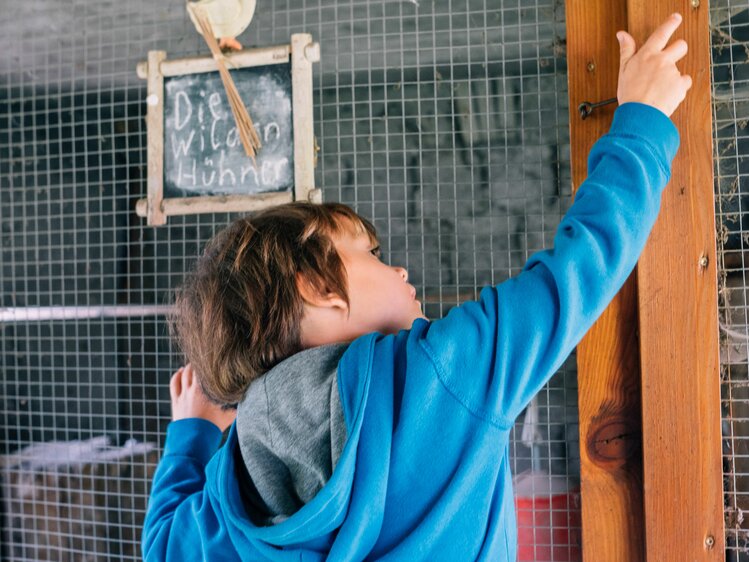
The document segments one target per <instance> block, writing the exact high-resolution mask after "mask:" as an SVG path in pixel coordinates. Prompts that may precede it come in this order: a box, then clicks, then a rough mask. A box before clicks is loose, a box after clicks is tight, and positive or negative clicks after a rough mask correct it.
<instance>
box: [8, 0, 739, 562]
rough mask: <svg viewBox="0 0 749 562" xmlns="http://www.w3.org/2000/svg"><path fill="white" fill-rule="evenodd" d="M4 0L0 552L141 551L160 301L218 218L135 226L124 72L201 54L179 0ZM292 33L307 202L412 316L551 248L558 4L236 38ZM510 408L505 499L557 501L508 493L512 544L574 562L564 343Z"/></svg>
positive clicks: (136, 187)
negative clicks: (306, 126) (533, 394)
mask: <svg viewBox="0 0 749 562" xmlns="http://www.w3.org/2000/svg"><path fill="white" fill-rule="evenodd" d="M5 7H6V8H8V7H9V6H5ZM12 13H14V14H15V15H14V17H13V18H3V19H2V21H0V30H1V31H2V33H0V47H2V51H3V53H4V57H3V58H2V60H0V68H2V83H0V225H2V227H1V228H2V230H1V236H2V250H1V251H2V254H1V256H2V258H1V259H2V261H1V265H0V286H1V287H2V304H1V305H0V306H2V309H0V312H2V314H3V317H2V319H0V331H1V335H0V370H1V371H2V377H1V378H2V380H1V381H0V385H2V398H1V400H2V412H1V413H0V441H1V443H2V450H1V451H0V453H2V454H3V457H2V459H3V460H2V465H1V466H0V471H1V472H2V478H3V479H2V482H3V484H2V496H3V506H4V508H3V510H2V513H3V518H2V537H3V538H2V556H3V558H4V559H7V560H14V561H15V560H136V559H138V558H139V552H138V543H139V536H140V525H141V524H142V520H143V516H144V511H145V505H146V500H147V492H148V486H149V483H150V479H151V476H152V473H153V469H154V466H155V462H156V461H157V459H158V455H159V452H160V448H161V446H162V444H163V439H164V431H165V428H166V425H167V423H168V421H169V416H170V412H169V393H168V384H167V383H168V380H169V376H170V374H171V372H172V371H173V370H174V369H176V368H177V367H178V366H179V365H180V363H181V361H182V358H181V357H180V355H179V352H178V350H176V349H174V348H173V347H172V346H171V344H170V342H169V339H168V336H167V331H166V327H165V321H164V310H165V307H168V305H169V303H170V295H171V291H172V290H173V288H174V287H176V286H177V285H178V284H179V282H180V280H181V278H182V276H183V274H184V272H185V271H186V270H187V269H188V268H189V267H190V264H191V263H192V262H193V260H194V259H195V257H196V256H197V255H198V253H199V251H200V250H201V248H202V246H203V244H204V243H205V241H206V240H207V239H208V238H210V236H211V235H212V234H213V233H214V232H216V231H217V230H219V229H221V228H222V227H223V226H224V225H226V224H227V223H228V222H229V221H230V220H231V218H232V217H231V216H230V215H226V214H207V215H195V216H185V217H170V219H169V223H168V224H167V225H166V226H163V227H158V228H152V227H147V226H145V224H144V221H143V219H141V218H139V217H137V216H136V215H135V212H134V208H135V201H136V200H137V199H139V198H141V197H143V196H144V195H145V193H146V186H145V175H146V131H145V121H144V116H145V110H146V109H145V108H146V105H145V97H146V93H145V83H144V82H142V81H141V80H140V79H138V78H137V76H136V74H135V66H136V64H137V63H138V62H139V61H141V60H144V59H145V58H146V54H147V52H148V51H149V50H152V49H160V50H165V51H167V53H168V56H169V57H170V58H177V57H182V56H194V55H204V54H206V49H205V46H204V43H203V39H202V38H201V37H200V36H199V35H198V34H197V33H196V32H195V31H194V29H193V26H192V23H190V21H189V18H188V16H187V14H186V12H185V9H184V3H183V2H181V1H177V0H170V1H168V2H160V3H153V2H145V1H142V0H138V1H132V2H114V1H98V2H94V1H90V0H89V1H84V0H66V1H61V2H51V1H49V0H31V1H28V2H24V3H22V4H20V5H17V4H14V5H13V10H12ZM734 25H736V24H734ZM295 32H309V33H311V34H312V35H313V37H314V39H315V40H316V41H319V43H320V45H321V53H322V57H321V61H320V63H319V65H316V67H315V76H314V108H315V124H314V130H315V135H316V138H317V141H318V144H319V146H320V154H319V163H318V167H317V169H316V171H315V174H316V182H317V184H318V186H320V187H322V190H323V197H324V199H325V200H331V201H332V200H337V201H342V202H345V203H348V204H351V205H352V206H353V207H354V208H356V209H357V210H358V211H359V212H360V213H362V214H363V215H364V216H367V217H369V218H371V219H372V220H373V222H374V224H375V226H376V227H377V229H378V233H379V235H380V238H381V241H382V246H383V250H384V254H385V259H386V260H387V261H389V262H391V263H393V264H400V265H403V266H405V267H406V268H407V269H408V270H409V273H410V279H411V282H412V283H413V284H414V285H416V286H417V287H418V288H419V291H420V295H419V298H420V300H421V301H422V302H424V303H425V311H426V314H427V315H428V316H429V317H438V316H441V315H443V314H444V313H446V311H447V310H448V309H449V308H450V307H452V306H454V305H456V304H458V303H459V302H462V301H465V300H466V299H471V298H474V297H475V296H476V295H477V293H478V291H479V290H480V288H481V287H482V286H484V285H485V284H488V283H499V282H501V281H503V280H505V279H507V278H508V277H510V276H512V275H515V274H517V273H518V272H519V271H520V269H521V268H522V266H523V265H524V263H525V261H526V259H527V257H528V256H529V255H530V254H531V253H533V252H535V251H537V250H540V249H542V248H545V247H548V246H550V245H551V243H552V238H553V234H554V232H555V229H556V225H557V224H558V222H559V220H560V219H561V217H562V216H563V214H564V212H565V211H566V209H567V208H568V207H569V205H570V202H571V179H570V171H569V141H568V122H567V120H568V109H567V84H566V81H567V78H566V60H565V49H564V44H565V40H564V37H565V28H564V6H563V4H562V3H561V2H557V1H553V0H538V1H536V2H533V3H529V2H520V0H515V1H503V2H500V3H496V2H489V1H488V0H460V1H458V0H436V1H434V2H425V1H423V0H422V1H420V2H416V1H415V0H414V1H403V2H397V1H392V2H368V1H354V2H348V3H336V2H332V1H330V0H324V1H322V2H317V3H312V2H306V1H305V0H287V1H284V0H281V1H275V2H273V3H267V4H261V3H259V4H258V7H257V11H256V15H255V19H254V21H253V22H252V24H251V25H250V27H249V29H248V31H247V32H246V33H245V34H244V35H243V36H241V37H240V40H241V41H242V42H243V44H244V45H245V46H267V45H276V44H284V43H288V41H289V37H290V35H291V34H292V33H295ZM730 48H731V49H733V47H730ZM745 323H746V322H745V320H744V324H745ZM732 325H733V326H734V328H736V326H737V322H734V323H733V324H732ZM520 421H521V422H523V421H525V422H526V423H525V428H524V429H525V432H521V425H520V424H518V427H517V428H516V431H515V432H514V434H513V439H512V443H511V456H512V459H513V472H514V473H515V474H516V475H521V474H523V475H524V476H525V479H524V480H523V481H522V482H521V484H522V485H523V487H522V488H521V490H522V491H523V492H522V493H524V494H527V497H531V496H534V495H540V496H542V497H543V496H544V495H545V496H547V497H550V495H551V494H552V493H557V494H559V493H561V494H562V496H564V497H568V496H566V495H565V494H566V492H567V491H569V490H572V496H569V497H572V498H573V501H566V500H565V503H563V504H559V503H553V502H551V501H549V502H546V503H544V502H542V501H535V500H529V501H528V502H526V503H525V504H524V509H526V511H527V512H528V514H527V515H526V516H522V515H521V516H520V525H521V530H520V531H521V535H522V534H523V532H524V531H523V528H522V527H523V526H524V525H525V526H526V534H528V533H530V534H531V538H530V539H529V540H530V541H531V543H535V550H533V548H534V547H533V546H532V545H531V546H530V547H529V548H530V550H527V551H526V555H527V556H529V557H530V558H529V559H534V560H542V559H543V557H544V556H547V555H548V557H549V559H550V560H574V559H578V557H579V550H578V549H577V547H576V546H575V545H574V542H575V540H574V539H570V535H572V536H573V537H574V536H575V534H576V533H577V535H579V516H578V515H577V513H578V509H579V507H578V506H577V504H575V503H574V497H575V496H574V488H575V485H576V482H577V481H578V480H579V455H578V444H577V443H578V428H577V397H576V377H575V359H574V355H573V356H572V357H571V358H570V359H569V361H568V362H567V363H566V364H565V366H564V367H563V368H562V370H561V372H560V373H559V374H558V375H557V376H556V377H555V378H554V379H553V380H552V382H551V383H550V384H549V385H548V386H547V387H546V388H545V389H544V390H543V391H542V392H541V393H540V394H539V396H538V398H537V401H536V403H535V404H534V406H533V410H532V415H527V416H526V419H525V420H523V419H521V420H520ZM521 433H523V434H522V435H521ZM523 437H524V439H523ZM529 471H530V472H529ZM560 491H561V492H560ZM526 499H527V498H526ZM551 523H553V524H554V526H555V527H556V528H557V529H556V532H550V531H549V529H546V530H545V531H544V529H543V527H544V526H546V527H550V526H551ZM542 531H544V532H542ZM534 532H535V535H534V534H533V533H534Z"/></svg>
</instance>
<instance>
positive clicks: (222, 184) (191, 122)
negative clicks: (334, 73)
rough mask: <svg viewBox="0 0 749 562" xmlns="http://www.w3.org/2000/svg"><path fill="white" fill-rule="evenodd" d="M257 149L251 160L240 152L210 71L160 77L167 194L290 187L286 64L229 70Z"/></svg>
mask: <svg viewBox="0 0 749 562" xmlns="http://www.w3.org/2000/svg"><path fill="white" fill-rule="evenodd" d="M232 75H233V77H234V81H235V84H236V85H237V89H238V91H239V93H240V96H241V97H242V100H243V101H244V103H245V105H246V106H247V109H248V111H249V113H250V115H251V116H252V118H253V121H254V125H255V129H256V131H257V133H258V135H259V136H260V140H261V142H262V145H263V146H262V148H261V149H260V150H259V152H258V154H257V165H253V162H252V160H251V159H250V158H249V157H248V156H247V155H246V154H245V153H244V149H243V147H242V143H241V141H240V138H239V133H238V131H237V127H236V124H235V122H234V116H233V115H232V113H231V110H230V108H229V104H228V102H227V101H226V95H225V93H224V90H223V85H222V83H221V80H220V78H219V77H218V75H216V74H215V73H206V74H193V75H185V76H180V77H175V78H170V79H168V80H167V81H165V92H166V95H165V102H164V117H165V118H164V123H165V127H164V137H165V138H164V143H165V147H164V148H165V151H164V155H165V166H164V176H165V193H166V194H167V196H170V197H175V196H191V195H206V194H232V193H261V192H266V191H279V190H288V189H291V188H292V187H293V132H292V120H291V75H290V68H289V66H288V65H269V66H265V67H255V68H246V69H240V70H233V71H232Z"/></svg>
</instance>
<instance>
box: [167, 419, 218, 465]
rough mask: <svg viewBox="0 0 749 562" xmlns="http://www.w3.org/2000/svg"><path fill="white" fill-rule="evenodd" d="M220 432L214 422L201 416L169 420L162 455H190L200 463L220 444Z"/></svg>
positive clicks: (203, 462)
mask: <svg viewBox="0 0 749 562" xmlns="http://www.w3.org/2000/svg"><path fill="white" fill-rule="evenodd" d="M221 437H222V433H221V430H220V429H219V428H218V426H216V424H214V423H212V422H209V421H208V420H204V419H201V418H186V419H183V420H176V421H173V422H171V423H170V424H169V425H168V426H167V428H166V443H165V444H164V456H166V455H180V456H186V457H191V458H194V459H195V460H197V461H198V462H200V463H202V464H203V465H206V464H208V461H209V460H210V459H211V457H212V456H213V453H215V452H216V451H217V450H218V447H219V445H220V444H221Z"/></svg>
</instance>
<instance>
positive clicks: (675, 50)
mask: <svg viewBox="0 0 749 562" xmlns="http://www.w3.org/2000/svg"><path fill="white" fill-rule="evenodd" d="M688 49H689V48H688V47H687V42H686V41H684V39H679V40H677V41H674V42H673V43H671V44H670V45H669V46H668V47H666V48H665V49H664V50H663V54H664V55H666V56H667V57H668V58H669V59H670V60H671V61H672V62H677V61H680V60H681V59H682V58H684V56H685V55H686V54H687V51H688Z"/></svg>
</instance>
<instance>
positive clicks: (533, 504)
mask: <svg viewBox="0 0 749 562" xmlns="http://www.w3.org/2000/svg"><path fill="white" fill-rule="evenodd" d="M515 481H516V486H515V490H516V494H517V495H516V497H515V509H516V511H517V521H518V562H580V561H581V560H582V556H581V548H580V492H579V490H578V489H577V488H574V489H567V488H568V485H567V480H566V479H565V478H562V477H552V476H549V475H548V474H544V473H526V474H523V475H519V476H518V477H516V480H515Z"/></svg>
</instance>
